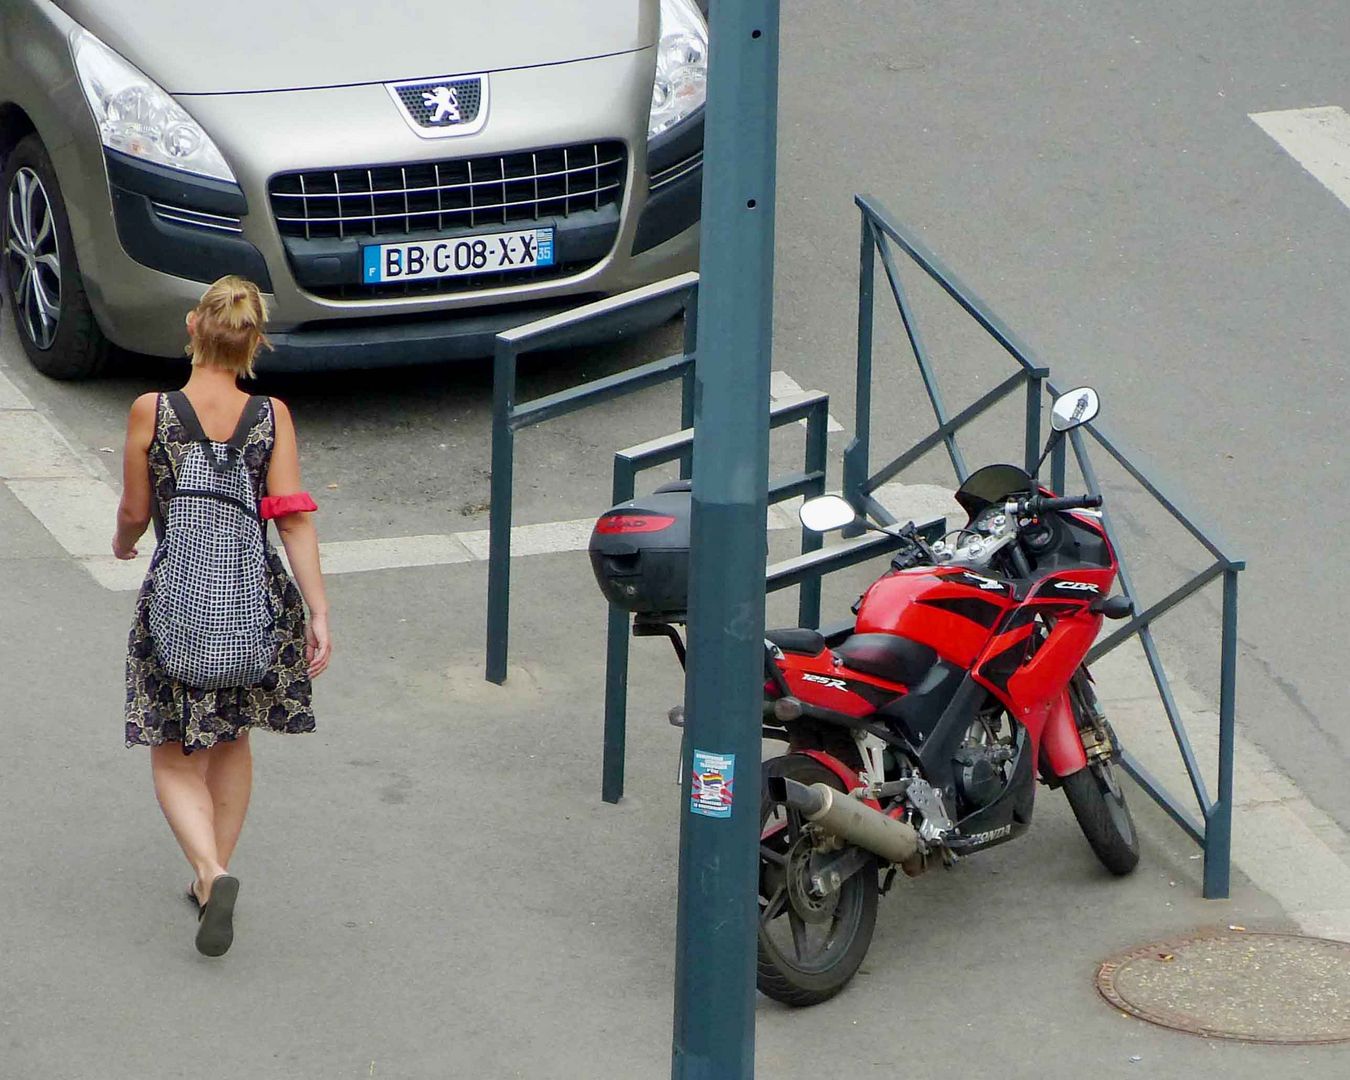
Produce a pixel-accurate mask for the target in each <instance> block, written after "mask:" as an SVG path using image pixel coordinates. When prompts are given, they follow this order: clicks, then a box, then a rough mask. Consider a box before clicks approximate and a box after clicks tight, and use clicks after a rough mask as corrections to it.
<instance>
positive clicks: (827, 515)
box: [797, 495, 858, 533]
mask: <svg viewBox="0 0 1350 1080" xmlns="http://www.w3.org/2000/svg"><path fill="white" fill-rule="evenodd" d="M797 516H798V517H799V518H801V519H802V524H803V525H805V526H806V527H807V528H808V529H810V530H811V531H812V532H818V533H823V532H832V531H833V530H835V529H843V528H847V527H848V526H849V525H852V524H853V523H854V522H855V521H857V520H858V512H857V511H856V510H854V509H853V507H852V506H850V505H849V502H848V500H847V499H844V498H841V497H840V496H838V495H818V496H816V498H814V499H807V500H806V502H804V503H802V508H801V509H800V510H798V511H797Z"/></svg>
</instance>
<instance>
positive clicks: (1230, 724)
mask: <svg viewBox="0 0 1350 1080" xmlns="http://www.w3.org/2000/svg"><path fill="white" fill-rule="evenodd" d="M1237 576H1238V572H1237V570H1226V571H1224V575H1223V639H1222V643H1221V645H1220V650H1221V651H1220V659H1219V663H1220V668H1219V797H1218V798H1217V799H1216V800H1215V801H1214V805H1213V806H1211V807H1210V808H1209V813H1207V814H1206V815H1205V899H1207V900H1222V899H1226V898H1227V896H1228V868H1229V859H1230V856H1231V848H1232V841H1233V743H1234V736H1235V731H1234V727H1235V723H1236V717H1235V716H1234V711H1235V706H1236V702H1237V646H1238V633H1237V599H1238V592H1237V588H1238V586H1237V582H1238V577H1237Z"/></svg>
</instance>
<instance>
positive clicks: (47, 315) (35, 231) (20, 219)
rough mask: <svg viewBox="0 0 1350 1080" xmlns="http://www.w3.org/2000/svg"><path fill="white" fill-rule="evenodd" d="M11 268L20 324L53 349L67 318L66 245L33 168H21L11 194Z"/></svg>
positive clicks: (8, 247) (35, 339) (6, 230)
mask: <svg viewBox="0 0 1350 1080" xmlns="http://www.w3.org/2000/svg"><path fill="white" fill-rule="evenodd" d="M4 224H5V228H4V243H5V249H4V254H5V271H6V275H7V278H8V281H9V286H10V293H11V295H12V296H13V298H14V307H15V312H16V314H17V316H18V321H19V324H20V325H21V326H22V327H23V328H24V330H25V332H26V333H27V334H28V337H29V340H30V341H32V343H33V344H34V345H36V346H37V347H38V348H39V349H43V350H46V349H50V348H51V347H52V343H53V342H54V341H55V340H56V331H57V327H58V326H59V325H60V322H61V248H60V244H59V242H58V240H57V236H56V222H55V220H54V218H53V216H52V205H51V200H50V199H49V198H48V196H47V189H46V188H45V187H43V186H42V180H41V179H40V178H39V177H38V175H37V173H35V172H34V171H33V170H32V169H29V168H23V169H19V170H18V171H17V172H16V173H15V174H14V179H13V180H12V181H10V185H9V191H8V193H7V195H6V198H5V222H4Z"/></svg>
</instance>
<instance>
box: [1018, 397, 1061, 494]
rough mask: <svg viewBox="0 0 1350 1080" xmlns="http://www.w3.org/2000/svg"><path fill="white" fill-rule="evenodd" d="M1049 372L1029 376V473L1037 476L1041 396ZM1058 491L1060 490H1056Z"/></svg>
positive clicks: (1039, 452) (1039, 448) (1039, 453)
mask: <svg viewBox="0 0 1350 1080" xmlns="http://www.w3.org/2000/svg"><path fill="white" fill-rule="evenodd" d="M1047 374H1049V372H1039V371H1035V372H1032V373H1030V374H1029V375H1028V376H1027V453H1026V462H1027V472H1029V473H1031V474H1033V475H1034V474H1035V472H1036V464H1037V462H1039V461H1040V457H1041V395H1042V394H1044V393H1045V390H1044V386H1045V377H1046V375H1047ZM1055 490H1056V491H1058V490H1059V489H1058V488H1056V489H1055Z"/></svg>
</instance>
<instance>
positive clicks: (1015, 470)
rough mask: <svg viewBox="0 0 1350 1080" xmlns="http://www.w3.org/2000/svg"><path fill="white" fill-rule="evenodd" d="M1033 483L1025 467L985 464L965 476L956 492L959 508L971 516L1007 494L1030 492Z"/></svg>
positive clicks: (1001, 499)
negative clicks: (964, 480)
mask: <svg viewBox="0 0 1350 1080" xmlns="http://www.w3.org/2000/svg"><path fill="white" fill-rule="evenodd" d="M1034 487H1035V484H1034V483H1033V482H1032V479H1031V474H1030V473H1028V472H1027V471H1026V469H1022V468H1019V467H1018V466H1016V465H986V466H985V467H984V468H983V469H977V470H976V471H975V472H973V473H971V474H970V475H969V476H968V477H966V482H965V483H964V484H962V485H961V487H960V490H958V491H957V493H956V501H957V502H958V503H959V504H960V505H961V509H962V510H964V511H965V512H966V513H968V514H970V515H971V516H972V517H973V516H974V515H975V514H978V513H979V512H980V511H981V510H983V509H984V508H985V507H986V506H988V505H990V504H991V503H996V502H1002V501H1003V500H1004V499H1006V498H1007V497H1008V496H1009V495H1025V494H1030V493H1031V491H1032V489H1033V488H1034Z"/></svg>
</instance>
